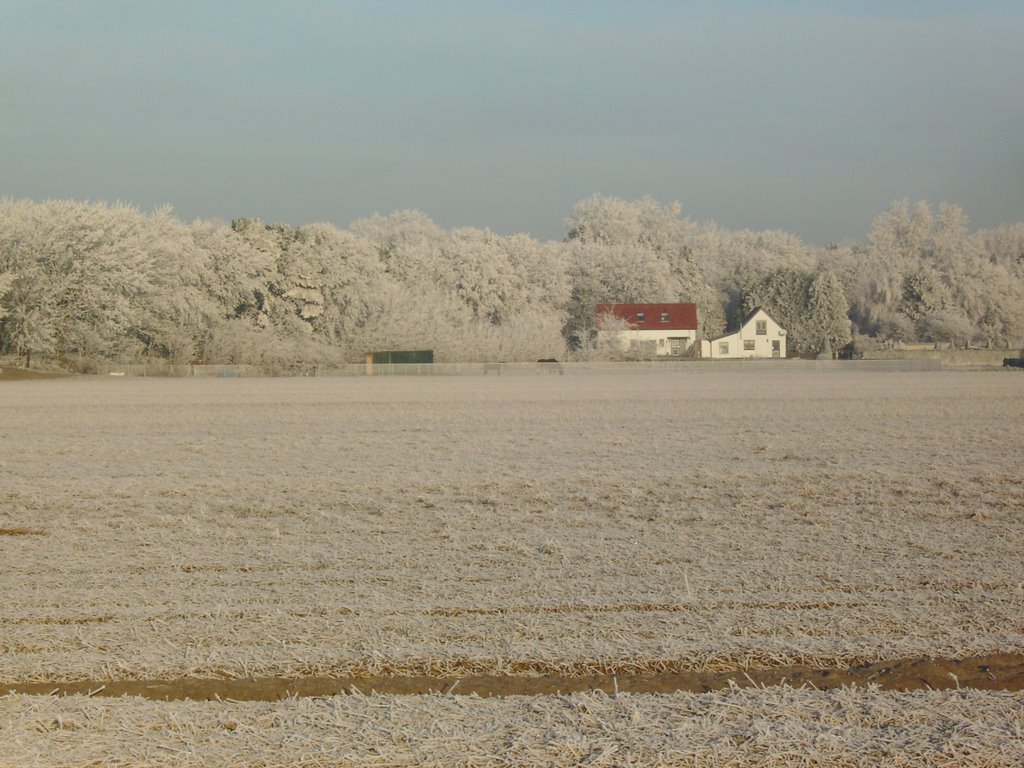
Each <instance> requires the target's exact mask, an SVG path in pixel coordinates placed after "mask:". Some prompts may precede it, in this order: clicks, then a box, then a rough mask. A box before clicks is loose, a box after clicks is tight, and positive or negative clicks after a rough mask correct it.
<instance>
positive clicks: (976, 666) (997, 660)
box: [0, 654, 1024, 701]
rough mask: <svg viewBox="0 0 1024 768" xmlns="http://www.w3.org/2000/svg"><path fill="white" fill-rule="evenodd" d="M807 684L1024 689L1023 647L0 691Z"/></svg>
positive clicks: (277, 692)
mask: <svg viewBox="0 0 1024 768" xmlns="http://www.w3.org/2000/svg"><path fill="white" fill-rule="evenodd" d="M783 684H785V685H789V686H793V687H796V688H798V687H801V686H809V687H813V688H818V689H822V690H826V689H830V688H839V687H842V686H860V687H867V686H869V685H878V686H879V687H880V688H882V689H883V690H892V691H913V690H921V689H934V690H948V689H953V688H976V689H983V690H1001V691H1021V690H1024V654H993V655H989V656H975V657H971V658H966V659H929V658H914V659H900V660H897V661H882V662H874V663H872V664H858V665H855V666H852V667H846V668H836V669H817V668H812V667H803V666H794V667H780V668H775V669H750V670H735V671H729V672H712V673H708V672H669V673H649V674H622V675H612V674H606V675H592V676H580V677H568V676H560V675H541V676H537V677H526V676H523V677H516V676H499V675H478V676H471V677H462V678H454V677H451V678H448V677H426V676H423V677H404V676H389V677H370V676H367V677H301V678H282V677H267V678H252V679H203V678H180V679H177V680H170V679H169V680H118V681H110V682H99V681H90V680H81V681H77V682H70V683H7V684H0V691H4V692H7V693H21V694H35V695H40V694H54V695H71V694H86V695H96V696H141V697H143V698H146V699H153V700H156V701H174V700H179V699H195V700H199V701H210V700H215V699H225V700H233V701H276V700H278V699H284V698H289V697H295V696H301V697H306V696H334V695H338V694H346V693H348V694H367V693H371V692H375V693H382V694H406V695H408V694H430V693H446V694H447V693H451V694H462V695H468V694H476V695H477V696H484V697H488V696H539V695H552V694H565V693H577V692H585V691H594V690H600V691H604V692H605V693H608V694H614V693H615V692H616V691H618V692H619V693H672V692H674V691H689V692H692V693H706V692H710V691H717V690H722V689H726V688H730V687H734V686H735V687H740V688H747V687H751V686H754V687H767V686H775V685H783Z"/></svg>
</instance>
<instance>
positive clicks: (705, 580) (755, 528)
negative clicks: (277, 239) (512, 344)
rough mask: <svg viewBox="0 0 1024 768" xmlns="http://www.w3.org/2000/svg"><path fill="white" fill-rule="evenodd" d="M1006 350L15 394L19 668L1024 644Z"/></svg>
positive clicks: (421, 663) (17, 676)
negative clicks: (786, 370)
mask: <svg viewBox="0 0 1024 768" xmlns="http://www.w3.org/2000/svg"><path fill="white" fill-rule="evenodd" d="M1021 385H1022V380H1021V377H1020V376H1017V375H1013V373H1004V372H1002V371H997V372H989V373H982V372H975V373H952V372H939V373H906V374H901V373H886V374H872V373H857V374H840V373H832V372H830V373H814V372H802V373H795V374H776V375H757V374H746V373H742V372H739V373H736V372H730V373H723V374H721V375H718V374H713V373H712V374H708V373H702V374H700V375H693V376H687V375H680V374H672V375H660V374H657V373H650V374H646V375H636V376H622V375H618V376H616V375H594V376H572V377H569V376H566V377H558V376H554V377H551V376H519V377H501V378H498V377H446V378H444V379H433V378H416V379H404V378H387V379H375V378H371V379H331V380H319V379H238V380H231V379H217V380H158V379H131V378H125V379H114V380H108V379H99V380H88V379H84V380H83V379H74V380H61V381H48V382H24V383H20V382H15V383H8V384H5V385H4V386H3V388H2V389H0V400H2V404H3V407H2V411H3V419H2V422H0V424H2V425H0V441H2V442H0V446H2V450H0V462H2V467H0V471H2V473H3V477H4V484H3V487H2V490H0V529H2V528H7V529H11V530H17V529H27V530H28V533H27V534H24V535H0V555H2V560H3V563H4V572H3V580H4V592H5V598H6V600H5V609H4V611H3V615H2V617H0V650H2V652H3V654H2V657H0V680H6V681H30V680H37V679H38V680H64V679H77V678H92V679H110V678H133V677H134V678H147V677H161V676H174V675H227V676H243V675H254V674H260V675H267V674H283V675H301V674H306V673H320V674H324V673H339V674H340V673H353V672H355V673H359V672H363V671H365V672H370V673H377V672H382V671H383V672H389V671H395V672H427V673H430V672H437V673H454V674H465V673H469V672H474V671H476V672H505V671H508V672H524V671H526V672H529V671H542V670H556V671H583V670H601V669H609V668H617V669H623V670H626V669H652V670H654V669H659V668H680V667H698V668H722V667H730V666H736V665H745V664H749V665H767V664H775V663H801V662H803V663H815V664H833V663H845V662H850V661H859V660H872V659H884V658H895V657H900V656H909V655H914V654H928V653H931V654H941V655H954V656H956V655H965V654H968V653H980V652H986V651H1021V650H1024V558H1021V553H1020V542H1021V541H1024V513H1022V512H1021V510H1022V509H1024V474H1022V472H1021V457H1022V456H1024V434H1022V432H1021V430H1020V429H1019V428H1018V426H1017V420H1018V419H1019V414H1020V413H1021V408H1022V405H1024V387H1022V386H1021Z"/></svg>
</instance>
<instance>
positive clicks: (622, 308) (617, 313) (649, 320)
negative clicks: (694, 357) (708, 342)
mask: <svg viewBox="0 0 1024 768" xmlns="http://www.w3.org/2000/svg"><path fill="white" fill-rule="evenodd" d="M594 314H595V315H596V316H597V319H598V323H600V319H601V316H602V315H612V316H613V317H616V318H618V319H620V320H624V321H625V322H627V323H629V326H630V328H635V329H637V330H641V331H676V330H679V331H682V330H686V331H695V330H697V305H696V304H598V305H597V306H596V307H595V309H594ZM662 318H665V319H664V320H663V319H662Z"/></svg>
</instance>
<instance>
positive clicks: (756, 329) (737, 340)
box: [701, 307, 786, 359]
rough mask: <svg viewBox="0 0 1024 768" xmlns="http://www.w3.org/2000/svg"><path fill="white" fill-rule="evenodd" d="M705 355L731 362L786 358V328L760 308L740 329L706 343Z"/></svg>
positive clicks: (750, 315) (702, 349) (703, 355)
mask: <svg viewBox="0 0 1024 768" xmlns="http://www.w3.org/2000/svg"><path fill="white" fill-rule="evenodd" d="M701 356H702V357H709V358H731V359H742V358H752V357H757V358H768V357H785V356H786V329H785V328H783V327H782V326H780V325H779V324H778V323H777V322H775V320H774V319H772V317H771V315H769V314H768V313H767V312H765V311H764V310H763V309H762V308H760V307H758V308H757V309H755V310H754V311H753V312H751V313H750V314H748V315H747V316H746V317H745V318H743V322H742V323H741V324H740V327H739V330H737V331H733V332H732V333H727V334H724V335H722V336H717V337H715V338H713V339H708V340H707V341H704V342H702V344H701Z"/></svg>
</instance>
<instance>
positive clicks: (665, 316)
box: [661, 312, 668, 323]
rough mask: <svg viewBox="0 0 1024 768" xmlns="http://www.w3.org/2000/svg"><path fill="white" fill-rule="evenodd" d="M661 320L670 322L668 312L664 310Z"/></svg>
mask: <svg viewBox="0 0 1024 768" xmlns="http://www.w3.org/2000/svg"><path fill="white" fill-rule="evenodd" d="M661 322H663V323H667V322H668V312H662V313H661Z"/></svg>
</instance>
